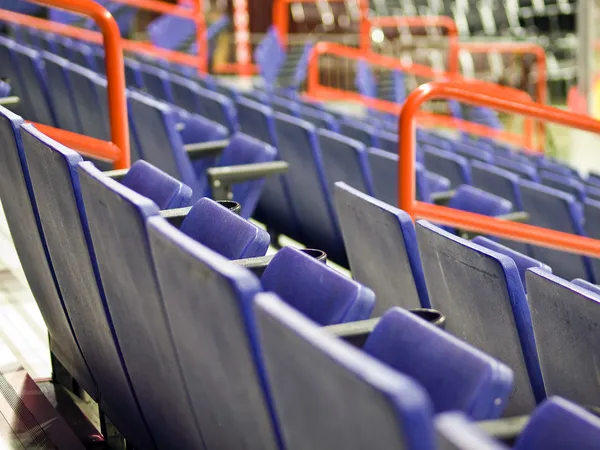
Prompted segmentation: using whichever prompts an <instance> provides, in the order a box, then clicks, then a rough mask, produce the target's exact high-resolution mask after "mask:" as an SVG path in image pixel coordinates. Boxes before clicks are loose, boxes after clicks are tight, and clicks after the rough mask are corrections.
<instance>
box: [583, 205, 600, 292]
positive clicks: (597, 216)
mask: <svg viewBox="0 0 600 450" xmlns="http://www.w3.org/2000/svg"><path fill="white" fill-rule="evenodd" d="M583 210H584V214H585V215H584V217H585V220H584V229H585V234H586V236H588V237H591V238H593V239H600V229H599V228H598V226H597V225H596V224H598V223H600V201H597V200H593V199H591V198H588V199H586V200H585V202H584V203H583ZM591 264H592V270H593V271H594V280H595V281H596V282H600V259H598V258H591ZM588 281H589V280H588Z"/></svg>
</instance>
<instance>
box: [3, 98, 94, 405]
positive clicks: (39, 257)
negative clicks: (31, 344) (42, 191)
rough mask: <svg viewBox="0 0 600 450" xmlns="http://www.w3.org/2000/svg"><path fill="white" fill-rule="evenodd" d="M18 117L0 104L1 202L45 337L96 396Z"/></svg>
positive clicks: (57, 355)
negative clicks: (57, 269)
mask: <svg viewBox="0 0 600 450" xmlns="http://www.w3.org/2000/svg"><path fill="white" fill-rule="evenodd" d="M22 123H23V120H22V119H21V118H20V117H18V116H16V115H15V114H13V113H12V112H10V111H8V110H7V109H5V108H3V107H0V146H1V148H2V149H3V151H2V152H0V195H1V198H2V208H3V209H4V213H5V214H6V220H7V223H8V227H9V229H10V232H11V235H12V239H13V242H14V244H15V248H16V251H17V254H18V255H19V260H20V261H21V266H22V267H23V271H24V273H25V277H26V278H27V282H28V284H29V287H30V289H31V292H32V293H33V297H34V298H35V300H36V302H37V304H38V307H39V309H40V312H41V314H42V317H43V319H44V322H45V324H46V326H47V327H48V332H49V335H50V339H51V347H50V348H51V350H52V352H53V353H54V354H55V355H56V357H57V359H58V360H59V361H60V362H61V363H62V364H63V366H65V368H66V369H67V370H68V371H69V373H70V374H71V375H72V376H73V377H74V378H75V379H76V380H77V381H78V382H79V383H80V385H81V386H82V388H83V389H84V390H85V391H87V392H88V394H90V396H92V397H95V398H97V388H96V384H95V381H94V380H93V378H92V375H91V373H90V371H89V369H88V366H87V364H86V362H85V360H84V358H83V356H82V353H81V350H80V348H79V344H78V343H77V341H76V340H75V337H74V335H73V329H72V327H71V322H70V320H69V317H68V315H67V312H66V309H65V305H64V302H63V299H62V296H61V294H60V291H59V289H58V286H57V284H56V281H55V274H54V267H53V266H52V264H51V262H50V258H49V255H48V247H47V244H46V240H45V238H44V236H43V231H42V229H41V224H40V217H39V212H38V207H37V204H36V203H35V199H34V197H33V190H32V189H33V188H32V185H31V178H30V175H29V170H28V169H27V165H26V160H25V155H24V153H23V146H22V140H21V134H20V131H19V128H20V126H21V124H22Z"/></svg>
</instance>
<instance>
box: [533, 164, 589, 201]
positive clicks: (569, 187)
mask: <svg viewBox="0 0 600 450" xmlns="http://www.w3.org/2000/svg"><path fill="white" fill-rule="evenodd" d="M539 175H540V182H541V183H542V184H543V185H545V186H549V187H551V188H554V189H558V190H559V191H563V192H566V193H567V194H571V195H573V196H574V197H575V198H576V199H577V201H580V202H582V201H584V200H585V196H586V195H585V194H586V192H585V185H584V184H583V183H582V182H581V181H579V180H578V179H575V178H573V176H572V175H571V176H569V175H560V174H558V173H556V172H552V171H549V170H545V169H544V170H540V171H539Z"/></svg>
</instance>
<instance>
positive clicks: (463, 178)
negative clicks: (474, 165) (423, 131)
mask: <svg viewBox="0 0 600 450" xmlns="http://www.w3.org/2000/svg"><path fill="white" fill-rule="evenodd" d="M423 153H424V155H425V168H426V169H427V170H430V171H431V172H433V173H437V174H438V175H441V176H443V177H446V178H448V179H449V180H450V187H451V188H453V189H456V188H457V187H458V186H460V185H461V184H471V167H470V165H469V162H468V160H467V159H466V158H464V157H463V156H460V155H456V154H454V153H451V152H447V151H444V150H438V149H436V148H433V147H430V146H423Z"/></svg>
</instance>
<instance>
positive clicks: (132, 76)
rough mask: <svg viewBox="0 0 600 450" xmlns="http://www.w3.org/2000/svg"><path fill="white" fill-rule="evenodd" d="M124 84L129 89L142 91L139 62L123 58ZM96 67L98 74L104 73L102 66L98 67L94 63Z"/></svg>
mask: <svg viewBox="0 0 600 450" xmlns="http://www.w3.org/2000/svg"><path fill="white" fill-rule="evenodd" d="M124 63H125V83H126V84H127V87H128V88H130V89H142V90H143V89H144V77H143V76H142V72H141V70H142V65H141V64H140V62H139V61H136V60H135V59H131V58H125V60H124ZM96 67H97V69H98V71H99V72H100V73H104V64H103V65H102V66H100V65H98V62H96Z"/></svg>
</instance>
